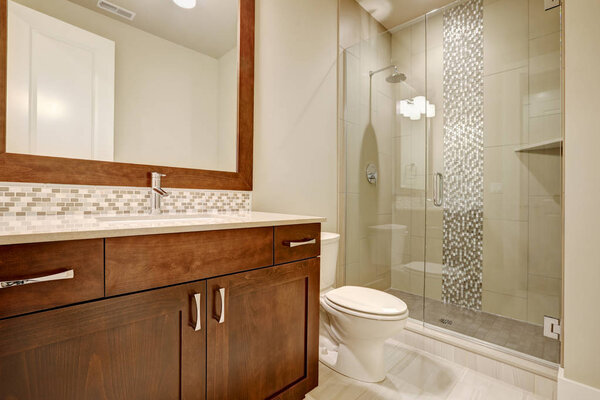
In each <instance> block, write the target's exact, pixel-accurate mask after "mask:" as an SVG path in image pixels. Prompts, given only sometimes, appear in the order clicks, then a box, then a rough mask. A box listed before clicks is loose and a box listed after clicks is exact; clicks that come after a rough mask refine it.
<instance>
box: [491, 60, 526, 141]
mask: <svg viewBox="0 0 600 400" xmlns="http://www.w3.org/2000/svg"><path fill="white" fill-rule="evenodd" d="M528 85H529V79H528V71H527V67H523V68H518V69H513V70H510V71H506V72H500V73H497V74H494V75H489V76H486V77H485V78H484V79H483V98H484V106H483V110H484V111H483V120H484V128H483V130H484V146H485V147H489V146H501V145H509V144H521V143H527V141H528V112H527V103H528V96H527V94H528Z"/></svg>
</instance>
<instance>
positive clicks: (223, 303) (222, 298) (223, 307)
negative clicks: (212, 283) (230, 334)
mask: <svg viewBox="0 0 600 400" xmlns="http://www.w3.org/2000/svg"><path fill="white" fill-rule="evenodd" d="M219 295H220V296H221V314H220V315H219V316H218V318H217V320H218V321H219V323H220V324H222V323H223V322H225V288H220V289H219Z"/></svg>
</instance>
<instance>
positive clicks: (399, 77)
mask: <svg viewBox="0 0 600 400" xmlns="http://www.w3.org/2000/svg"><path fill="white" fill-rule="evenodd" d="M385 80H386V81H387V82H388V83H400V82H404V81H405V80H406V75H404V74H403V73H402V72H400V71H398V68H396V67H394V72H393V73H392V74H391V75H390V76H388V77H387V78H385Z"/></svg>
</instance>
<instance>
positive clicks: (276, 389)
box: [207, 258, 319, 400]
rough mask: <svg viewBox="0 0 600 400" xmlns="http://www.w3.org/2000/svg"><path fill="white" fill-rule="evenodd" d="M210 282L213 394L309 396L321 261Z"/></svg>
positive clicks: (258, 398)
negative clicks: (307, 394)
mask: <svg viewBox="0 0 600 400" xmlns="http://www.w3.org/2000/svg"><path fill="white" fill-rule="evenodd" d="M207 286H208V289H207V292H208V300H207V305H208V321H207V330H208V333H207V398H209V399H246V400H263V399H271V398H279V399H281V400H284V399H303V398H304V395H305V394H306V393H307V392H308V391H310V390H311V389H312V388H314V387H315V386H317V375H318V372H317V365H318V364H317V363H318V353H317V352H318V336H319V331H318V330H319V305H318V293H319V259H318V258H312V259H308V260H305V261H299V262H295V263H291V264H284V265H280V266H276V267H270V268H263V269H259V270H255V271H250V272H244V273H239V274H234V275H228V276H223V277H219V278H214V279H209V280H208V285H207Z"/></svg>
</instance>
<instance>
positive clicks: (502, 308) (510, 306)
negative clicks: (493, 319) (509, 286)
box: [482, 290, 527, 321]
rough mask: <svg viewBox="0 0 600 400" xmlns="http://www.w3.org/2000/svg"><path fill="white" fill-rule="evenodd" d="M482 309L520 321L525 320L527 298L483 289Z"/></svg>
mask: <svg viewBox="0 0 600 400" xmlns="http://www.w3.org/2000/svg"><path fill="white" fill-rule="evenodd" d="M482 309H483V311H485V312H489V313H492V314H498V315H502V316H504V317H508V318H514V319H518V320H521V321H525V320H526V319H527V299H526V298H523V297H516V296H510V295H506V294H501V293H495V292H491V291H488V290H484V291H483V306H482Z"/></svg>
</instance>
